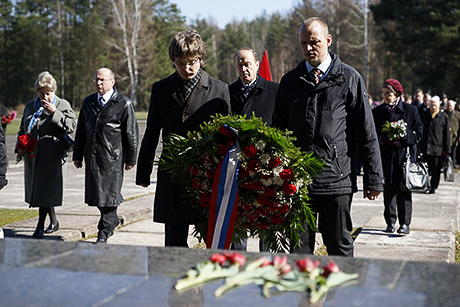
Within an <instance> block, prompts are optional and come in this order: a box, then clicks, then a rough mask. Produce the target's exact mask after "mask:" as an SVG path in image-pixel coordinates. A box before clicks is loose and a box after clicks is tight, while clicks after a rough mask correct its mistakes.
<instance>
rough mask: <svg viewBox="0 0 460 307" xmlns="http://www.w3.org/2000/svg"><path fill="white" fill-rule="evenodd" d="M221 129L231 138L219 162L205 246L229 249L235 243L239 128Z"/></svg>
mask: <svg viewBox="0 0 460 307" xmlns="http://www.w3.org/2000/svg"><path fill="white" fill-rule="evenodd" d="M219 131H220V132H221V133H222V134H223V135H224V136H226V137H227V138H228V143H227V147H228V150H227V153H226V155H225V157H224V158H223V159H222V161H221V162H220V163H219V165H218V167H217V170H216V175H215V177H214V183H213V186H212V193H211V204H210V206H209V221H208V236H207V240H206V247H207V248H212V249H229V248H230V244H231V243H232V238H233V230H234V228H235V221H236V213H237V209H238V187H237V178H238V169H239V165H240V161H239V160H238V153H239V150H240V149H239V146H238V141H237V140H236V139H237V138H238V131H237V130H236V129H233V128H231V127H229V126H222V127H221V128H220V129H219Z"/></svg>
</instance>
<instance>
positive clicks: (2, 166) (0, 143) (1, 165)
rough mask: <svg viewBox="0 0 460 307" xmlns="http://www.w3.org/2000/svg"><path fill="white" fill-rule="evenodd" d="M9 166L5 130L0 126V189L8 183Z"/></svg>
mask: <svg viewBox="0 0 460 307" xmlns="http://www.w3.org/2000/svg"><path fill="white" fill-rule="evenodd" d="M7 168H8V159H7V157H6V145H5V131H4V130H3V127H2V126H0V190H1V189H3V187H4V186H6V184H7V182H8V181H7V180H6V169H7Z"/></svg>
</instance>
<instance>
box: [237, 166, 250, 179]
mask: <svg viewBox="0 0 460 307" xmlns="http://www.w3.org/2000/svg"><path fill="white" fill-rule="evenodd" d="M247 176H249V171H248V170H247V169H245V168H244V167H241V168H240V169H239V170H238V177H240V178H246V177H247Z"/></svg>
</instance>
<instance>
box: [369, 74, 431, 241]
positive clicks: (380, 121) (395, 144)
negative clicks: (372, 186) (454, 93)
mask: <svg viewBox="0 0 460 307" xmlns="http://www.w3.org/2000/svg"><path fill="white" fill-rule="evenodd" d="M402 95H403V87H402V85H401V83H400V82H399V81H398V80H396V79H387V80H385V82H383V85H382V96H383V100H384V102H385V103H384V104H382V105H380V106H378V107H376V108H375V109H373V110H372V113H373V115H374V122H375V128H376V129H377V136H378V139H379V143H380V154H381V156H382V166H383V174H384V177H385V185H384V189H383V204H384V207H385V209H384V211H383V216H384V218H385V223H386V225H387V228H386V229H385V232H388V233H393V232H395V225H396V221H397V220H399V224H400V227H399V228H398V233H400V234H409V232H410V228H409V225H410V224H411V220H412V193H411V192H410V191H408V192H406V191H403V190H401V188H400V183H401V181H402V177H403V163H404V161H405V160H406V152H407V148H409V151H410V155H411V161H412V162H415V160H416V146H415V144H416V142H418V141H419V140H420V138H421V137H422V133H423V125H422V122H421V120H420V116H419V112H418V110H417V107H416V106H414V105H409V104H407V103H404V102H403V101H402V99H401V97H402ZM400 120H402V121H404V123H405V124H406V133H405V135H404V136H403V137H398V138H396V139H390V137H389V133H388V131H382V130H383V127H384V126H385V124H387V123H392V122H398V121H400Z"/></svg>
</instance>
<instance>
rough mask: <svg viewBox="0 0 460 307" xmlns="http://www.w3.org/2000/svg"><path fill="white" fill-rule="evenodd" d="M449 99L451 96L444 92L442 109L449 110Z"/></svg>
mask: <svg viewBox="0 0 460 307" xmlns="http://www.w3.org/2000/svg"><path fill="white" fill-rule="evenodd" d="M448 101H449V98H448V97H447V95H446V94H442V96H441V110H443V111H447V107H448V106H447V102H448Z"/></svg>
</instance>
